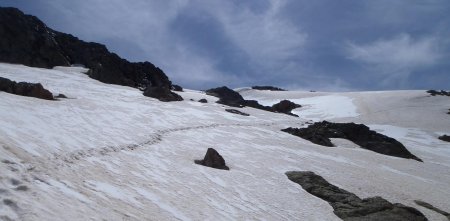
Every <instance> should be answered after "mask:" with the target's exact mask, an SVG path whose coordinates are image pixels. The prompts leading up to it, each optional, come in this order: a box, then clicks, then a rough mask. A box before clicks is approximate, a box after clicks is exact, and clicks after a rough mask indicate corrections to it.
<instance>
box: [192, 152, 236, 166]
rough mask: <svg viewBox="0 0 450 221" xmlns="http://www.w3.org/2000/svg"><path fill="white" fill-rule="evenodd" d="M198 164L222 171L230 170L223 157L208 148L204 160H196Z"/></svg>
mask: <svg viewBox="0 0 450 221" xmlns="http://www.w3.org/2000/svg"><path fill="white" fill-rule="evenodd" d="M194 162H195V163H196V164H199V165H203V166H207V167H212V168H216V169H221V170H229V169H230V168H228V167H227V165H226V164H225V160H224V159H223V157H222V156H221V155H220V154H219V153H218V152H217V151H216V150H215V149H213V148H208V150H207V151H206V155H205V157H204V158H203V160H195V161H194Z"/></svg>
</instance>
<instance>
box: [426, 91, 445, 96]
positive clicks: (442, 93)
mask: <svg viewBox="0 0 450 221" xmlns="http://www.w3.org/2000/svg"><path fill="white" fill-rule="evenodd" d="M427 93H429V94H431V96H436V95H441V96H450V91H444V90H441V91H436V90H428V91H427Z"/></svg>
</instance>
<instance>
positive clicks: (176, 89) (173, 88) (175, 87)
mask: <svg viewBox="0 0 450 221" xmlns="http://www.w3.org/2000/svg"><path fill="white" fill-rule="evenodd" d="M172 90H173V91H179V92H183V88H182V87H181V86H180V85H176V84H172Z"/></svg>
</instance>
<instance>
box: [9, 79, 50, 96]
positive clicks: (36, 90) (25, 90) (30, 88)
mask: <svg viewBox="0 0 450 221" xmlns="http://www.w3.org/2000/svg"><path fill="white" fill-rule="evenodd" d="M0 91H4V92H7V93H11V94H16V95H21V96H27V97H36V98H40V99H45V100H53V94H52V93H51V92H50V91H48V90H47V89H45V88H44V87H43V86H42V84H40V83H36V84H35V83H27V82H19V83H17V82H15V81H11V80H9V79H7V78H3V77H0Z"/></svg>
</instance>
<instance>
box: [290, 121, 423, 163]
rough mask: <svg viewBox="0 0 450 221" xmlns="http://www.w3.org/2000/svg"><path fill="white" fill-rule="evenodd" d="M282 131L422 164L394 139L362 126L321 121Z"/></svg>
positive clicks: (323, 143)
mask: <svg viewBox="0 0 450 221" xmlns="http://www.w3.org/2000/svg"><path fill="white" fill-rule="evenodd" d="M282 131H284V132H287V133H290V134H292V135H295V136H298V137H301V138H303V139H306V140H309V141H311V142H313V143H315V144H319V145H322V146H328V147H333V146H334V144H333V143H331V140H330V138H343V139H347V140H350V141H352V142H353V143H355V144H357V145H359V146H360V147H361V148H364V149H367V150H371V151H374V152H377V153H381V154H385V155H389V156H394V157H401V158H406V159H414V160H417V161H420V162H422V160H421V159H419V158H418V157H416V156H414V155H413V154H412V153H411V152H409V151H408V150H407V149H406V147H405V146H403V144H401V143H400V142H398V141H397V140H395V139H394V138H391V137H388V136H386V135H383V134H380V133H377V132H376V131H373V130H370V129H369V127H367V126H366V125H364V124H355V123H331V122H328V121H322V122H317V123H314V124H312V125H309V126H308V127H307V128H292V127H289V128H286V129H283V130H282Z"/></svg>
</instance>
